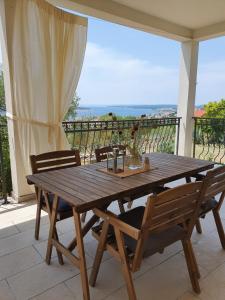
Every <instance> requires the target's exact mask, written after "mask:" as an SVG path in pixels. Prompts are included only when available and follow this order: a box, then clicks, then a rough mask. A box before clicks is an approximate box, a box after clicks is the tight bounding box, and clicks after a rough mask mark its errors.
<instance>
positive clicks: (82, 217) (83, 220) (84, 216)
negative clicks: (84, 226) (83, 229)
mask: <svg viewBox="0 0 225 300" xmlns="http://www.w3.org/2000/svg"><path fill="white" fill-rule="evenodd" d="M86 216H87V213H86V212H84V213H82V215H81V222H82V223H84V222H85V220H86Z"/></svg>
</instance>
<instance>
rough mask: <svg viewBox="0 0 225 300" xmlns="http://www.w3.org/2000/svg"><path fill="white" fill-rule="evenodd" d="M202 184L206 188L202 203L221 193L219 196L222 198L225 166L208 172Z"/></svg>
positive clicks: (224, 191)
mask: <svg viewBox="0 0 225 300" xmlns="http://www.w3.org/2000/svg"><path fill="white" fill-rule="evenodd" d="M203 183H204V185H205V186H206V188H205V194H204V198H203V202H207V201H208V200H210V199H212V198H213V197H215V196H216V195H218V194H220V193H222V195H221V196H224V194H225V166H221V167H218V168H215V169H213V170H210V171H208V172H207V174H206V177H205V179H204V180H203Z"/></svg>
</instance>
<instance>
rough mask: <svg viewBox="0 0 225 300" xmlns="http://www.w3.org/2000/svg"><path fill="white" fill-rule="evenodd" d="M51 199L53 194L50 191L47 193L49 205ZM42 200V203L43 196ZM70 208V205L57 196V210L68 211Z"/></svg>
mask: <svg viewBox="0 0 225 300" xmlns="http://www.w3.org/2000/svg"><path fill="white" fill-rule="evenodd" d="M53 200H54V194H52V193H50V194H49V202H50V204H51V205H52V203H53ZM42 201H43V203H45V199H44V196H42ZM70 210H71V205H70V204H68V203H67V202H66V201H64V200H63V199H62V198H60V197H59V205H58V212H59V213H62V212H68V211H70Z"/></svg>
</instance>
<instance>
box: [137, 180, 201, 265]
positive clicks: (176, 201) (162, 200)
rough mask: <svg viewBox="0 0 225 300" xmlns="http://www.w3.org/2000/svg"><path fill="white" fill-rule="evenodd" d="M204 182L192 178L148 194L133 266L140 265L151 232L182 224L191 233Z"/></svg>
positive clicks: (188, 233) (187, 232)
mask: <svg viewBox="0 0 225 300" xmlns="http://www.w3.org/2000/svg"><path fill="white" fill-rule="evenodd" d="M202 186H203V184H202V182H192V183H187V184H184V185H181V186H178V187H176V188H173V189H170V190H167V191H165V192H163V193H160V194H158V195H152V196H149V198H148V201H147V205H146V208H145V212H144V217H143V220H142V226H141V234H140V237H139V240H138V241H137V247H136V251H135V255H134V260H133V268H134V269H138V268H139V266H140V263H141V260H142V254H143V250H144V244H145V240H146V239H148V236H149V234H151V233H155V232H160V231H163V230H166V229H169V228H171V227H173V226H175V225H183V228H185V230H186V234H187V237H190V236H191V234H192V231H193V228H194V225H195V223H196V220H197V217H198V213H199V209H200V205H201V198H202V196H201V195H202V189H201V187H202Z"/></svg>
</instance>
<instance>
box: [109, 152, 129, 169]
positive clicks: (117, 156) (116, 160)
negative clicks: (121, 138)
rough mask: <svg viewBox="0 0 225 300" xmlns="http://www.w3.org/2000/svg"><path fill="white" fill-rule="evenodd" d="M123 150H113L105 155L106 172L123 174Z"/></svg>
mask: <svg viewBox="0 0 225 300" xmlns="http://www.w3.org/2000/svg"><path fill="white" fill-rule="evenodd" d="M125 155H126V151H125V150H120V149H119V148H113V149H112V151H110V152H108V153H107V170H108V171H109V172H113V173H122V172H124V163H125Z"/></svg>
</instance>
